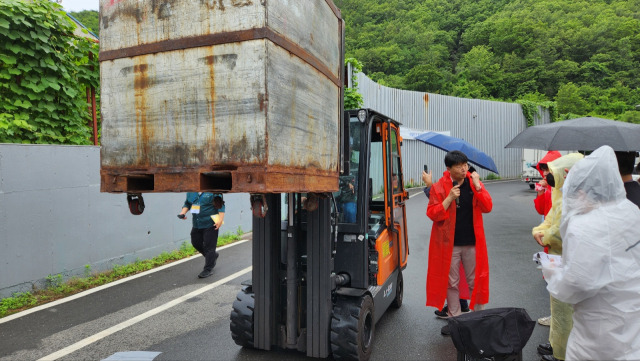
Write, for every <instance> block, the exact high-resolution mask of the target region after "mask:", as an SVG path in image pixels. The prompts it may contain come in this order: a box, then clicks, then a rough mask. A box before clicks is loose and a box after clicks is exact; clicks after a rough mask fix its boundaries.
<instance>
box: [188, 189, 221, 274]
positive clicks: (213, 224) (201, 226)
mask: <svg viewBox="0 0 640 361" xmlns="http://www.w3.org/2000/svg"><path fill="white" fill-rule="evenodd" d="M224 210H225V207H224V201H223V200H222V194H214V193H209V192H189V193H187V199H186V200H185V202H184V205H183V206H182V210H181V212H180V214H178V218H180V219H187V216H186V214H187V212H189V211H191V215H192V217H193V227H192V228H191V244H192V245H193V248H195V249H196V250H197V251H198V252H200V253H201V254H202V255H203V256H204V269H203V270H202V272H200V274H199V275H198V277H200V278H206V277H209V276H211V275H212V274H213V267H215V266H216V262H217V260H218V252H216V246H217V245H218V230H219V229H220V226H222V223H223V221H224Z"/></svg>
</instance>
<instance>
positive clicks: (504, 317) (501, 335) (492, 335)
mask: <svg viewBox="0 0 640 361" xmlns="http://www.w3.org/2000/svg"><path fill="white" fill-rule="evenodd" d="M535 325H536V323H535V321H532V320H531V318H530V317H529V314H527V311H525V310H524V309H523V308H513V307H508V308H492V309H487V310H483V311H477V312H470V313H467V314H463V315H460V316H458V317H449V329H450V330H451V339H452V340H453V345H454V346H455V347H456V349H457V350H458V352H459V353H460V352H461V353H464V354H466V355H469V356H471V357H473V358H492V357H495V356H506V355H514V354H518V353H520V352H521V351H522V349H523V348H524V346H525V345H526V344H527V341H529V337H531V333H532V332H533V328H534V327H535Z"/></svg>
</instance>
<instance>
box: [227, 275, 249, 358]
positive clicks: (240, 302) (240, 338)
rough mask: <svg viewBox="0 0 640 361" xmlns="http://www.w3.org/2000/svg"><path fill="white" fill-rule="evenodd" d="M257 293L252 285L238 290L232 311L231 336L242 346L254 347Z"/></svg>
mask: <svg viewBox="0 0 640 361" xmlns="http://www.w3.org/2000/svg"><path fill="white" fill-rule="evenodd" d="M254 305H255V295H254V293H253V290H252V288H251V286H245V287H243V288H242V291H240V292H238V295H237V296H236V300H235V301H233V311H231V326H230V327H231V337H232V338H233V341H235V343H236V344H237V345H239V346H242V347H251V348H253V325H254V323H253V310H254Z"/></svg>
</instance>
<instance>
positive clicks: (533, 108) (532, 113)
mask: <svg viewBox="0 0 640 361" xmlns="http://www.w3.org/2000/svg"><path fill="white" fill-rule="evenodd" d="M518 103H519V104H520V106H522V114H524V117H525V119H527V127H532V126H533V125H534V121H535V118H536V117H537V116H539V115H540V112H539V111H538V104H537V103H535V102H532V101H531V100H520V101H518Z"/></svg>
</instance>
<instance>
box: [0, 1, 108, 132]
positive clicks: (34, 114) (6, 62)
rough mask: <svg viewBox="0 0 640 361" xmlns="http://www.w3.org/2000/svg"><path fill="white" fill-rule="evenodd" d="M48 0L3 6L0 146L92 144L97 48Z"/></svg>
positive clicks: (0, 8) (0, 24) (0, 12)
mask: <svg viewBox="0 0 640 361" xmlns="http://www.w3.org/2000/svg"><path fill="white" fill-rule="evenodd" d="M74 29H75V23H74V22H73V21H71V19H69V18H68V17H67V16H66V14H65V13H64V12H63V11H61V8H60V5H58V4H56V3H54V2H52V1H49V0H33V1H20V0H2V1H1V2H0V79H1V82H0V142H5V143H40V144H47V143H55V144H91V142H90V139H91V128H90V126H89V119H90V115H89V112H88V104H87V98H86V89H87V87H95V88H98V81H99V67H98V45H97V44H96V43H94V42H92V41H89V40H87V39H84V38H76V37H75V36H74V35H73V30H74Z"/></svg>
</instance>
